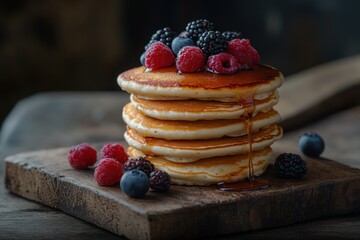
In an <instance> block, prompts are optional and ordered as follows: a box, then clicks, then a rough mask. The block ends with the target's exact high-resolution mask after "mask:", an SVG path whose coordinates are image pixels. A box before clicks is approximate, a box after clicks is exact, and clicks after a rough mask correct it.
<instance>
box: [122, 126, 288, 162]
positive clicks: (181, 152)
mask: <svg viewBox="0 0 360 240" xmlns="http://www.w3.org/2000/svg"><path fill="white" fill-rule="evenodd" d="M124 136H125V140H126V141H127V142H128V144H129V146H131V147H133V148H136V149H138V150H140V151H141V152H143V153H145V154H146V155H157V156H162V158H164V159H167V160H169V161H173V162H179V163H186V162H195V161H197V160H199V159H203V158H211V157H216V156H225V155H236V154H246V153H248V152H249V145H248V143H249V138H248V136H247V135H245V136H241V137H223V138H217V139H205V140H166V139H160V138H152V137H143V136H142V135H141V134H139V133H138V132H136V131H135V130H133V129H130V128H128V129H127V131H126V133H125V135H124ZM281 136H282V129H281V127H279V126H277V125H271V126H269V127H266V128H264V129H260V130H259V131H258V132H255V133H253V134H252V149H253V151H258V150H261V149H264V148H266V147H268V146H270V145H271V144H272V143H273V142H274V141H275V140H277V139H279V138H280V137H281Z"/></svg>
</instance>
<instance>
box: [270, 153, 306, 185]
mask: <svg viewBox="0 0 360 240" xmlns="http://www.w3.org/2000/svg"><path fill="white" fill-rule="evenodd" d="M274 170H275V175H276V176H278V177H280V178H295V179H299V178H301V177H302V176H303V175H304V174H306V172H307V169H306V164H305V161H304V160H303V159H302V158H301V157H300V156H299V155H297V154H293V153H282V154H280V155H279V156H278V157H277V158H276V161H275V164H274Z"/></svg>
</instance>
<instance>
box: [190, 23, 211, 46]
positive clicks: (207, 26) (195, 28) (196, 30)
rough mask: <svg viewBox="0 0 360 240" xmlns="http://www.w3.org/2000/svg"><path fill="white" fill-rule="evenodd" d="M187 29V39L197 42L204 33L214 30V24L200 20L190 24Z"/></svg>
mask: <svg viewBox="0 0 360 240" xmlns="http://www.w3.org/2000/svg"><path fill="white" fill-rule="evenodd" d="M185 29H186V32H187V37H189V38H191V39H193V40H194V41H196V40H198V38H199V37H200V35H201V34H202V33H204V32H207V31H212V30H214V24H213V23H212V22H209V21H208V20H206V19H199V20H196V21H192V22H189V23H188V24H187V26H186V28H185Z"/></svg>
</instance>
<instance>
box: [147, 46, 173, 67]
mask: <svg viewBox="0 0 360 240" xmlns="http://www.w3.org/2000/svg"><path fill="white" fill-rule="evenodd" d="M174 62H175V56H174V54H173V53H172V51H171V49H170V48H169V47H167V46H166V45H165V44H163V43H162V42H156V43H153V44H152V45H151V46H150V47H149V48H148V49H147V50H146V52H145V66H146V67H147V68H148V69H149V70H150V71H151V70H155V69H159V68H163V67H169V66H171V65H173V64H174Z"/></svg>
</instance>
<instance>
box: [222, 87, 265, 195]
mask: <svg viewBox="0 0 360 240" xmlns="http://www.w3.org/2000/svg"><path fill="white" fill-rule="evenodd" d="M254 92H255V91H254ZM254 92H247V93H246V94H244V95H243V96H237V99H238V101H239V105H240V106H241V107H243V108H245V109H246V114H245V122H246V130H247V136H248V146H249V153H248V177H247V179H246V180H245V181H241V182H236V183H220V184H219V189H220V190H222V191H250V190H260V189H264V188H268V187H270V185H271V183H270V182H269V181H266V180H256V179H255V175H254V165H253V150H252V142H253V141H252V128H253V119H252V117H253V113H254V110H255V100H254Z"/></svg>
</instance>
